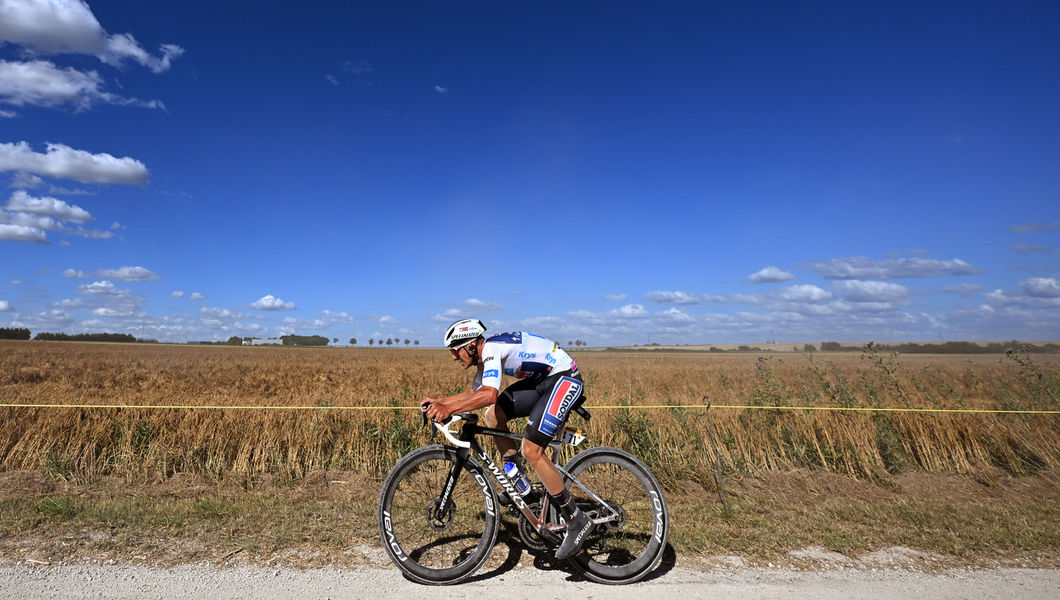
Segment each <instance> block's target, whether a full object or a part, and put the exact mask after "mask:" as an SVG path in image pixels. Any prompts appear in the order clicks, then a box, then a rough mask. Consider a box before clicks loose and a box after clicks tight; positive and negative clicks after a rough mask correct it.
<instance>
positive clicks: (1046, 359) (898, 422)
mask: <svg viewBox="0 0 1060 600" xmlns="http://www.w3.org/2000/svg"><path fill="white" fill-rule="evenodd" d="M576 359H577V360H578V361H579V364H580V367H581V368H582V371H583V373H585V376H586V383H587V390H588V392H589V395H590V400H589V408H590V409H591V410H593V415H594V416H593V419H592V421H591V422H590V423H589V424H588V425H587V426H586V429H587V433H588V435H589V439H590V443H593V444H600V445H615V446H620V447H624V448H626V449H629V450H631V451H632V452H634V453H635V454H637V455H638V456H640V457H642V458H643V459H644V460H645V461H646V462H647V463H648V464H649V465H650V466H651V467H652V469H653V470H654V471H655V472H656V473H657V474H658V475H659V476H660V478H661V479H662V480H663V482H664V484H665V485H666V487H667V490H668V498H669V501H670V505H671V513H672V515H673V520H674V529H673V533H672V536H671V539H672V542H673V544H674V547H675V549H676V550H677V552H678V554H679V555H682V556H684V555H687V554H697V555H712V554H719V553H720V554H726V553H729V554H738V555H741V556H746V557H749V558H752V559H756V560H757V559H761V560H771V561H773V560H777V558H776V557H778V556H779V557H781V558H783V557H784V556H786V553H787V552H789V551H791V550H797V549H799V548H803V547H806V546H810V545H817V546H821V547H824V548H827V549H830V550H833V551H836V552H843V553H847V554H856V553H858V552H863V551H868V550H874V549H878V548H881V547H887V546H891V545H905V546H910V547H913V548H918V549H921V550H925V551H929V552H937V553H942V554H944V555H946V556H948V557H951V558H952V557H956V558H957V559H961V560H968V561H972V562H974V560H976V559H977V557H980V558H981V557H986V558H989V559H990V560H995V561H996V560H1001V561H1004V560H1009V559H1012V560H1016V561H1024V562H1017V563H1014V564H1039V565H1043V566H1055V565H1056V564H1060V563H1058V561H1060V557H1058V555H1057V548H1058V547H1060V539H1058V538H1057V533H1056V532H1057V531H1060V526H1058V524H1060V512H1058V510H1057V507H1058V506H1060V501H1058V500H1060V484H1058V478H1057V473H1060V470H1058V467H1060V464H1058V463H1060V427H1058V419H1060V416H1058V415H999V414H933V413H871V412H852V413H848V412H839V413H832V412H805V411H774V410H753V409H740V410H732V409H715V410H712V411H711V415H712V421H713V423H714V425H715V429H716V434H717V439H718V443H719V450H720V454H721V458H722V463H723V466H724V468H725V471H726V473H727V475H728V477H727V483H726V487H727V489H728V492H729V505H730V508H731V509H732V510H731V512H728V513H726V512H724V511H722V509H721V506H720V505H719V503H718V500H717V493H716V488H715V487H714V477H713V461H712V460H711V456H712V451H711V445H710V443H709V437H708V435H709V431H708V423H707V420H706V419H704V412H703V409H702V408H683V407H681V406H680V405H687V404H696V403H698V402H699V401H700V399H701V398H702V397H703V396H710V397H711V398H712V400H713V402H714V403H715V404H726V405H745V404H746V405H750V406H832V407H922V408H939V407H946V408H978V409H999V408H1000V409H1031V410H1056V409H1057V408H1058V404H1060V403H1058V400H1057V393H1058V390H1060V357H1057V356H1052V355H1034V356H1033V357H1029V356H1026V355H1014V356H901V357H898V356H894V355H889V354H882V355H881V354H876V353H873V352H865V353H851V354H818V355H815V356H812V357H811V356H808V355H798V354H788V355H782V356H770V357H768V358H764V357H759V356H757V355H754V354H745V355H737V354H717V353H714V354H708V353H702V354H697V353H673V354H665V353H660V352H652V353H617V352H616V353H603V352H581V353H576ZM469 379H470V377H469V373H467V372H464V371H462V370H460V369H459V368H457V367H456V366H455V365H453V364H452V363H451V361H450V360H449V359H448V356H447V354H446V353H445V352H443V351H438V350H408V349H394V350H391V349H288V348H239V347H234V348H233V347H193V346H158V345H110V344H88V343H80V344H79V343H54V342H47V343H41V342H0V399H2V402H3V403H27V404H35V403H41V404H71V403H76V404H92V405H104V404H122V405H132V406H136V405H140V406H143V405H173V404H180V405H211V406H233V407H234V406H257V405H267V406H308V407H322V406H356V407H378V408H380V409H381V410H373V411H363V410H356V411H350V410H324V411H321V410H283V411H279V410H272V411H262V410H246V409H235V408H231V409H223V410H205V409H196V410H175V409H142V408H141V409H138V408H128V409H112V408H100V409H57V408H32V409H30V408H0V423H2V427H0V558H2V557H5V556H6V557H9V558H10V557H20V556H24V555H25V556H28V554H25V553H26V552H30V553H33V552H40V553H41V554H40V555H39V558H46V559H48V560H51V559H61V558H64V557H66V558H75V559H76V558H79V557H80V558H86V557H93V559H95V558H98V557H111V556H113V557H117V558H119V559H121V558H122V557H124V558H125V559H126V560H128V559H130V558H136V557H141V556H142V557H146V558H147V559H148V560H160V561H163V562H166V561H187V560H214V561H221V560H226V561H227V560H229V557H230V556H231V553H233V552H238V555H237V556H238V557H239V558H240V559H243V560H248V561H252V562H255V561H257V562H264V561H266V560H282V561H284V562H288V563H296V564H314V565H319V564H329V563H334V562H337V563H340V564H344V563H348V562H351V561H352V562H356V561H357V557H356V556H354V555H352V554H351V552H353V553H354V554H356V553H357V552H358V550H356V547H357V545H359V544H367V545H374V544H375V536H376V529H375V519H374V511H375V498H376V495H377V494H378V489H379V485H380V481H381V478H382V476H383V475H384V474H385V473H386V472H387V471H388V470H389V468H390V467H391V466H392V465H393V464H394V462H396V461H397V459H398V458H399V457H400V456H401V455H402V454H404V453H405V452H406V451H408V450H409V449H411V448H413V447H415V446H417V445H420V444H422V443H425V441H426V436H425V433H424V432H422V431H421V430H420V429H419V420H418V419H419V416H418V412H416V411H415V410H408V407H411V406H414V405H415V404H416V403H417V400H418V399H420V398H422V397H425V396H428V395H436V394H438V393H451V392H454V391H456V390H459V389H462V388H463V387H464V386H466V385H467V383H468V380H469ZM655 405H663V406H665V408H646V407H648V406H655ZM594 406H595V407H596V408H593V407H594ZM604 406H615V407H619V408H603V407H604ZM575 421H577V419H576V418H575ZM705 449H706V451H705ZM964 475H969V476H970V477H968V476H964ZM1022 475H1034V476H1031V477H1021V476H1022ZM340 482H341V483H340ZM257 557H261V558H260V559H259V558H257ZM1027 560H1029V561H1030V562H1029V563H1026V561H1027Z"/></svg>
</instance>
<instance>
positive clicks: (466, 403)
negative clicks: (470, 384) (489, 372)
mask: <svg viewBox="0 0 1060 600" xmlns="http://www.w3.org/2000/svg"><path fill="white" fill-rule="evenodd" d="M496 401H497V390H495V389H493V388H491V387H481V388H479V389H477V390H475V391H473V392H464V393H462V394H457V395H455V396H449V397H448V398H445V399H444V403H445V407H446V408H447V409H449V410H450V411H451V412H454V413H459V412H467V411H471V410H475V409H477V408H482V407H483V406H489V405H490V404H493V403H495V402H496Z"/></svg>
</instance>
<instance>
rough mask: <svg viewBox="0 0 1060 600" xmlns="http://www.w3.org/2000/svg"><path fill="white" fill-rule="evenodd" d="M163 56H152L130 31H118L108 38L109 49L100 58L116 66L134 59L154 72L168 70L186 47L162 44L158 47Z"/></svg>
mask: <svg viewBox="0 0 1060 600" xmlns="http://www.w3.org/2000/svg"><path fill="white" fill-rule="evenodd" d="M158 51H159V53H160V54H161V56H157V57H156V56H152V55H151V54H149V53H148V52H147V51H146V50H144V49H143V48H142V47H140V44H139V42H137V41H136V38H134V37H133V36H132V34H129V33H117V34H114V35H112V36H110V39H108V40H107V49H106V51H104V52H103V54H102V55H100V57H99V59H100V60H102V61H103V62H105V63H107V64H108V65H111V66H114V67H120V66H122V65H123V64H124V63H125V61H127V60H132V61H133V62H137V63H140V64H141V65H143V66H145V67H147V68H148V69H150V70H151V71H152V72H153V73H162V72H164V71H168V70H169V68H170V66H172V64H173V60H175V59H177V58H180V57H181V55H183V54H184V48H181V47H180V46H177V45H176V44H162V45H161V46H159V47H158Z"/></svg>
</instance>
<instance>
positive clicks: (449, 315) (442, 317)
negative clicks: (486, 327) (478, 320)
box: [431, 308, 471, 323]
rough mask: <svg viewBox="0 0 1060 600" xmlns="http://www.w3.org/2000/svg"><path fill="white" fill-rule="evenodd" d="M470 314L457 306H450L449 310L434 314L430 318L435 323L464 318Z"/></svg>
mask: <svg viewBox="0 0 1060 600" xmlns="http://www.w3.org/2000/svg"><path fill="white" fill-rule="evenodd" d="M470 316H471V313H469V312H467V311H466V310H462V309H459V308H450V309H449V310H447V311H445V312H443V313H440V314H437V315H434V316H433V317H431V320H432V321H434V322H436V323H451V322H453V321H456V320H459V319H466V318H468V317H470Z"/></svg>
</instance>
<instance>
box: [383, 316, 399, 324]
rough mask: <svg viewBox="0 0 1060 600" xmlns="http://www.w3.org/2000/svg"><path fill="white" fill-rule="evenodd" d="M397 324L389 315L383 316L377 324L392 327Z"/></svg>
mask: <svg viewBox="0 0 1060 600" xmlns="http://www.w3.org/2000/svg"><path fill="white" fill-rule="evenodd" d="M397 323H398V320H397V319H395V318H394V317H391V316H390V315H383V316H381V317H379V324H380V325H385V326H393V325H397Z"/></svg>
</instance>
